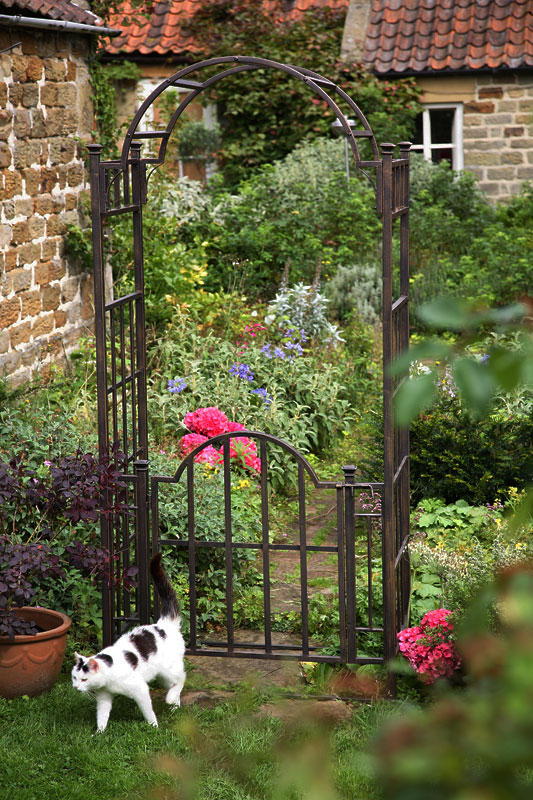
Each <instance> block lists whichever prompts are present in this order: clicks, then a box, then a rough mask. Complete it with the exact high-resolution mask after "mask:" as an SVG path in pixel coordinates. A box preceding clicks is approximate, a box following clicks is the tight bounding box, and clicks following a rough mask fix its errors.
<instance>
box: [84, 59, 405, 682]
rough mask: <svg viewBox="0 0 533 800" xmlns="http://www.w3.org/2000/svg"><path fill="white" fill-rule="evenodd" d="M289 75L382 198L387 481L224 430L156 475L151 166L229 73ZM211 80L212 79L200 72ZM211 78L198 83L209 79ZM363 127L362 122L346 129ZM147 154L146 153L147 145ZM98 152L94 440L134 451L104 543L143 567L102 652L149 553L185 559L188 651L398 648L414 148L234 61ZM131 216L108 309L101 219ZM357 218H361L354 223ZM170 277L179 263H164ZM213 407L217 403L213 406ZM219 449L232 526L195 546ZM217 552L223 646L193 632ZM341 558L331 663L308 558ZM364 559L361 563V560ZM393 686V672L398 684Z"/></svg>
mask: <svg viewBox="0 0 533 800" xmlns="http://www.w3.org/2000/svg"><path fill="white" fill-rule="evenodd" d="M258 69H262V70H265V69H266V70H269V69H271V70H281V71H283V72H285V73H287V74H288V75H290V76H292V77H293V78H294V80H297V81H302V82H303V83H304V84H305V85H306V86H307V87H308V88H309V91H310V96H311V97H312V96H313V94H314V95H316V96H318V97H319V98H320V99H321V100H322V101H324V102H325V103H326V104H327V106H328V107H329V108H330V109H331V111H333V113H334V114H335V117H336V118H337V120H338V121H339V124H340V126H341V128H342V131H343V132H344V135H345V136H346V139H347V142H348V145H349V148H350V150H351V153H352V155H353V158H354V160H355V166H356V168H357V169H359V170H362V171H363V172H364V173H365V174H366V175H367V177H368V179H369V180H370V181H371V182H372V185H373V187H374V190H375V198H376V211H377V213H378V215H379V216H380V217H381V220H382V262H383V318H382V321H383V363H384V367H385V369H384V378H383V421H384V475H383V481H382V482H379V483H377V482H376V483H360V482H358V481H357V480H356V477H355V475H356V470H355V467H352V466H346V467H344V468H343V472H344V476H343V478H342V479H340V480H333V481H321V480H319V479H318V477H317V475H316V473H315V472H314V470H313V468H312V467H311V466H310V464H309V463H308V462H307V460H306V459H305V458H304V457H303V456H302V454H300V453H299V452H298V451H297V450H296V449H295V448H294V447H292V445H291V444H290V443H288V442H283V441H281V440H280V439H277V438H276V437H274V436H271V435H267V434H265V433H263V432H260V431H232V432H229V433H223V434H220V435H219V436H217V437H214V439H211V440H209V441H208V442H205V443H204V444H202V445H200V446H199V447H198V448H196V449H195V450H193V451H192V452H191V453H190V454H189V455H188V456H187V457H186V458H185V459H184V460H183V462H182V463H181V464H180V466H179V468H178V470H177V472H176V474H175V475H170V476H168V475H152V476H150V474H149V467H150V453H149V449H148V419H147V403H146V377H147V376H146V338H145V312H144V275H143V214H142V209H143V205H144V204H145V203H146V202H147V198H148V177H149V170H151V169H154V168H157V166H158V165H160V164H162V163H163V162H164V160H165V156H166V152H167V145H168V141H169V137H170V135H171V133H172V130H173V129H174V126H175V125H176V123H177V122H178V120H179V118H180V116H181V115H182V114H183V112H184V111H185V109H186V108H187V106H188V105H189V104H190V103H191V102H192V101H193V100H194V99H195V98H196V97H198V96H199V95H200V94H201V93H202V92H203V91H205V90H206V89H208V88H209V87H211V86H213V85H214V84H215V83H217V82H218V81H220V80H223V79H224V78H225V77H227V76H230V75H237V74H239V73H242V72H247V71H249V70H258ZM206 76H207V77H206ZM202 78H203V79H202ZM170 87H172V88H173V89H176V88H177V89H178V90H179V91H180V98H181V96H183V99H181V101H180V102H179V105H178V106H177V108H176V110H175V112H174V113H173V114H172V116H171V118H170V120H169V122H168V125H167V127H166V128H165V129H163V130H145V129H144V128H143V126H142V122H143V119H144V118H145V115H146V113H147V111H148V110H149V109H150V107H151V106H152V104H153V103H154V102H155V100H156V99H157V98H158V97H159V96H160V95H161V94H162V93H163V92H164V91H165V90H166V89H169V88H170ZM349 119H352V120H355V123H356V124H355V126H353V125H350V124H349V121H348V120H349ZM363 141H364V142H367V143H368V147H367V150H368V152H369V153H370V157H367V158H366V159H363V158H361V154H360V145H361V142H363ZM146 142H149V143H150V145H151V147H150V148H149V150H148V152H147V153H143V150H142V148H143V144H144V143H146ZM100 150H101V147H100V145H89V151H90V171H91V196H92V235H93V259H94V285H95V332H96V355H97V395H98V432H99V445H100V450H101V452H102V453H103V452H104V451H106V450H107V448H108V447H110V446H111V445H112V444H113V443H114V442H115V441H119V443H120V446H121V449H122V450H123V452H124V453H125V454H126V462H125V466H124V477H125V479H126V480H127V481H128V483H129V485H130V487H131V489H130V490H128V494H130V495H131V497H130V498H127V499H129V500H133V505H134V508H135V512H134V514H133V515H130V516H128V515H127V514H120V515H118V516H117V517H116V519H115V520H114V521H112V520H108V519H103V520H102V522H101V532H102V543H103V545H104V546H105V547H107V548H108V549H109V550H111V551H112V552H113V553H116V554H118V555H119V563H118V568H119V569H122V567H124V566H126V567H129V566H131V565H132V564H135V565H136V566H137V567H138V570H139V573H138V575H139V579H138V587H137V589H136V592H135V594H134V595H131V594H128V593H127V592H123V591H117V590H113V589H112V588H111V587H110V586H108V585H105V586H104V588H103V629H104V641H105V643H106V644H108V643H109V642H110V641H111V640H112V639H113V638H114V637H115V636H116V635H117V634H119V633H120V632H121V631H122V630H124V629H125V628H127V627H128V626H130V625H132V624H135V623H139V622H141V623H144V622H147V621H148V620H149V619H150V616H151V613H152V610H153V609H152V601H151V594H150V585H149V572H148V562H149V557H150V553H151V551H152V550H154V551H155V550H158V549H164V550H165V549H168V550H172V549H173V548H181V549H182V550H183V551H184V552H186V553H187V556H188V570H189V600H188V613H189V617H190V640H189V643H188V652H189V654H200V653H201V654H202V655H213V656H234V657H248V658H250V657H252V658H266V659H280V658H295V659H302V658H303V659H305V660H309V661H326V662H331V663H368V662H371V663H384V662H386V661H387V660H388V659H390V658H392V657H393V656H394V655H395V652H396V633H397V631H398V630H399V629H400V628H402V627H404V626H405V624H406V623H407V614H408V604H409V556H408V550H407V542H408V535H409V438H408V432H407V431H406V430H400V429H398V427H397V426H396V425H395V421H394V411H393V404H392V400H393V395H394V392H395V390H396V388H397V382H398V378H395V377H392V376H391V375H390V374H389V372H388V370H387V366H388V364H390V362H391V361H392V360H393V359H394V358H395V357H396V356H397V355H398V354H399V353H401V352H403V351H404V350H405V349H406V348H407V346H408V335H409V334H408V306H409V274H408V273H409V247H408V225H409V221H408V220H409V144H408V143H406V142H401V143H400V145H399V157H396V158H395V156H394V151H395V146H394V145H393V144H382V145H381V147H378V145H377V143H376V140H375V137H374V134H373V132H372V130H371V128H370V125H369V124H368V122H367V120H366V118H365V116H364V115H363V113H362V112H361V111H360V109H359V108H358V106H357V105H356V103H355V102H354V101H353V100H352V99H351V98H350V97H349V96H348V94H347V93H346V92H345V91H344V90H343V89H342V88H340V87H339V86H337V85H336V84H335V83H333V82H332V81H330V80H328V79H327V78H326V77H323V76H321V75H319V74H317V73H316V72H313V71H311V70H308V69H303V68H298V67H295V66H292V65H288V64H282V63H278V62H275V61H270V60H268V59H264V58H253V57H245V56H227V57H221V58H213V59H208V60H206V61H201V62H199V63H196V64H193V65H191V66H188V67H185V68H184V69H182V70H180V71H179V72H177V73H175V74H174V75H172V76H170V77H169V78H167V79H166V80H165V81H163V82H162V83H161V84H160V85H159V86H158V87H157V88H156V89H155V90H154V91H153V92H152V94H151V95H150V96H149V97H148V98H147V99H146V100H145V101H144V102H143V104H142V105H141V107H140V108H139V110H138V112H137V113H136V114H135V116H134V118H133V120H132V122H131V124H130V126H129V128H128V131H127V133H126V136H125V139H124V144H123V147H122V153H121V156H120V158H117V159H115V160H111V161H101V158H100ZM122 214H127V215H130V216H131V220H132V226H133V241H134V244H133V269H134V276H135V291H133V292H131V293H130V294H128V295H126V296H124V297H120V298H117V299H114V300H111V301H106V296H105V281H104V251H103V225H104V222H105V220H106V219H108V218H109V217H112V216H116V215H122ZM395 219H398V220H399V238H400V248H399V252H400V259H399V261H400V263H399V277H398V280H397V281H395V285H399V289H400V294H399V296H398V297H397V298H396V299H393V259H392V232H393V221H394V220H395ZM355 224H357V221H356V220H354V225H355ZM169 269H172V265H171V264H169ZM213 402H214V403H216V398H213ZM242 436H247V437H249V438H251V439H252V440H255V442H256V443H257V445H258V448H259V455H260V458H261V477H260V487H259V490H260V493H261V503H262V513H261V529H262V538H261V541H260V542H257V543H245V544H244V543H238V542H235V541H234V540H233V538H232V513H231V511H232V509H231V502H232V501H231V476H230V446H231V440H232V439H238V438H239V437H242ZM213 444H214V445H216V446H217V447H219V448H221V449H222V454H223V456H224V459H223V477H224V481H223V493H224V509H225V510H224V523H223V532H222V535H221V538H220V540H218V541H212V542H205V541H203V542H201V543H200V542H199V541H198V540H197V538H196V536H195V515H196V514H197V507H196V504H195V469H196V468H197V467H196V464H195V461H194V458H195V456H196V455H198V453H200V452H201V450H202V449H203V448H205V447H207V446H209V445H213ZM271 446H277V447H281V448H282V449H284V450H285V452H286V453H288V454H289V455H290V457H291V458H292V459H293V462H294V465H295V468H296V469H297V470H298V507H299V541H298V544H293V545H279V544H272V543H270V540H269V490H268V454H269V447H271ZM306 477H307V479H308V480H310V482H311V484H312V485H313V486H314V487H315V488H316V489H319V490H320V489H325V490H328V489H329V490H330V491H331V490H333V491H334V492H335V494H336V499H337V502H336V508H337V519H336V534H337V535H336V544H335V545H327V546H326V545H314V544H312V543H310V542H309V541H308V539H307V535H306V515H305V507H306V482H305V479H306ZM181 480H183V481H185V482H186V487H187V489H186V491H187V519H186V520H184V523H183V530H182V531H181V532H179V535H178V536H173V537H172V538H170V537H168V536H167V537H166V538H165V535H162V533H161V528H160V522H159V502H158V498H159V493H160V489H161V486H162V485H163V484H175V483H178V482H179V481H181ZM363 490H364V491H367V492H368V491H370V492H374V493H375V492H378V493H379V494H380V495H381V498H382V503H381V511H380V512H379V513H374V514H367V513H363V512H362V511H361V508H360V506H359V505H358V503H357V496H358V493H359V492H360V491H363ZM376 517H379V520H378V522H379V523H380V525H379V526H378V527H379V528H380V531H381V533H380V536H379V539H378V541H377V544H376V525H375V524H372V523H373V522H375V518H376ZM362 545H364V548H363V549H364V550H365V552H366V558H367V567H368V569H367V584H366V602H365V609H364V613H363V611H362V609H360V608H358V604H357V601H356V593H357V592H356V590H357V589H360V587H356V547H357V548H358V552H360V551H361V546H362ZM200 546H201V547H204V548H205V547H212V548H213V549H215V548H222V550H223V552H224V563H225V574H226V580H225V593H226V626H225V630H226V638H225V640H224V641H223V642H220V641H217V642H213V641H210V640H208V639H205V638H202V631H201V630H200V628H199V625H198V624H197V607H196V588H195V587H196V576H197V567H196V562H197V552H198V548H199V547H200ZM238 547H248V548H250V547H251V548H255V549H256V550H257V555H258V562H259V561H260V562H261V565H262V572H263V608H264V641H263V642H261V643H254V644H245V643H244V642H240V641H238V634H237V637H236V632H235V629H234V620H233V600H234V598H233V584H232V577H233V573H232V569H233V567H232V554H233V552H234V551H235V549H236V548H238ZM376 547H377V549H378V550H379V563H380V565H381V582H382V589H383V609H382V614H381V620H380V622H379V624H378V623H376V619H377V613H376V609H375V608H373V595H372V569H373V567H372V561H373V556H374V555H375V549H376ZM284 548H285V549H294V550H296V551H298V553H299V560H300V597H301V647H300V648H298V647H295V646H293V645H290V646H289V645H286V644H281V643H276V641H275V636H273V631H272V625H271V585H270V559H271V555H272V551H273V550H276V549H278V550H279V549H284ZM316 550H324V551H326V552H329V553H335V554H336V559H337V567H338V568H337V576H338V611H339V640H338V650H337V652H336V653H335V654H334V655H324V654H323V653H321V652H320V647H319V645H317V644H315V643H312V642H310V638H309V628H308V611H309V608H308V578H307V557H308V554H309V553H310V552H312V551H316ZM359 558H360V556H359ZM363 635H364V636H368V635H376V636H377V637H379V641H380V643H381V649H380V653H379V655H372V656H368V655H365V654H363V653H362V652H361V648H360V646H359V645H360V639H361V638H362V637H363ZM390 686H391V688H392V687H393V678H392V677H391V679H390Z"/></svg>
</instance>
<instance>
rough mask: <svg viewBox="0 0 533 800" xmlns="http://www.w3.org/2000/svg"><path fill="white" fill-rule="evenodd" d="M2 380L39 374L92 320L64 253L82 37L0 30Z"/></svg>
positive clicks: (81, 96) (73, 215) (87, 292)
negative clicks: (1, 31) (0, 51)
mask: <svg viewBox="0 0 533 800" xmlns="http://www.w3.org/2000/svg"><path fill="white" fill-rule="evenodd" d="M18 41H20V42H21V44H20V45H19V46H17V47H15V48H14V49H10V50H9V51H8V52H4V53H2V54H1V55H0V376H7V377H8V379H9V381H10V383H11V384H12V385H18V384H20V383H22V382H24V381H25V380H27V379H29V378H31V377H32V376H33V375H34V374H36V373H40V374H43V375H46V374H47V373H48V372H49V370H50V364H51V363H52V362H53V361H61V360H63V359H64V358H65V356H66V354H67V353H68V352H69V351H70V350H72V349H73V348H74V347H75V345H76V342H77V341H78V339H79V338H80V335H82V334H83V333H84V332H87V331H88V330H89V329H90V324H91V321H92V317H93V304H92V296H91V289H92V287H91V279H90V277H89V276H88V275H87V274H84V273H82V272H81V271H80V269H79V268H77V267H76V265H74V264H72V263H69V261H68V259H67V258H66V257H65V252H64V248H65V245H64V231H65V225H66V224H67V223H77V224H80V222H82V219H81V214H82V212H81V207H80V200H81V199H82V198H83V197H84V195H86V192H87V183H86V180H87V176H86V172H85V166H84V158H85V152H86V151H85V147H84V144H83V143H84V142H87V141H89V140H90V135H91V130H92V127H93V110H92V102H91V88H90V85H89V73H88V52H89V43H90V42H89V37H88V36H83V35H75V36H73V35H72V34H65V33H49V32H44V33H41V32H40V31H23V30H22V29H17V30H14V31H10V32H6V33H0V50H1V49H3V48H6V47H10V45H11V44H13V43H14V42H18Z"/></svg>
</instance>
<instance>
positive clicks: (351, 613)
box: [342, 465, 357, 664]
mask: <svg viewBox="0 0 533 800" xmlns="http://www.w3.org/2000/svg"><path fill="white" fill-rule="evenodd" d="M342 471H343V472H344V482H345V487H344V543H345V547H346V559H345V563H346V641H347V662H348V664H353V663H354V662H355V659H356V658H357V641H356V630H355V629H356V618H357V607H356V594H355V505H354V489H353V484H354V483H355V471H356V467H354V466H352V465H348V466H345V467H343V468H342Z"/></svg>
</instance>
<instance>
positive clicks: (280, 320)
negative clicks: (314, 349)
mask: <svg viewBox="0 0 533 800" xmlns="http://www.w3.org/2000/svg"><path fill="white" fill-rule="evenodd" d="M327 303H329V300H328V299H327V297H325V296H324V295H323V294H321V293H320V292H319V291H318V288H316V287H315V286H305V285H304V284H303V283H297V284H296V286H291V287H287V288H282V289H280V290H279V292H278V293H277V294H276V296H275V298H274V299H273V300H271V301H270V303H269V304H268V308H267V311H268V314H267V316H266V317H265V321H267V320H270V322H272V323H273V322H276V323H277V325H278V327H285V328H287V327H289V326H291V327H294V328H298V329H299V330H300V331H303V332H305V336H307V337H310V338H312V339H316V340H317V341H319V342H322V343H324V344H326V345H328V344H333V346H334V347H336V346H337V344H338V342H342V341H344V340H343V339H342V338H341V335H340V334H341V331H339V330H338V327H337V325H334V324H333V323H331V322H330V321H329V319H328V318H327V316H326V311H327V305H326V304H327ZM269 324H270V323H269Z"/></svg>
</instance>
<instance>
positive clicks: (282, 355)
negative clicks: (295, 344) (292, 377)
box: [274, 347, 285, 358]
mask: <svg viewBox="0 0 533 800" xmlns="http://www.w3.org/2000/svg"><path fill="white" fill-rule="evenodd" d="M274 355H275V357H276V358H285V353H284V351H283V350H282V349H281V347H275V348H274Z"/></svg>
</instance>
